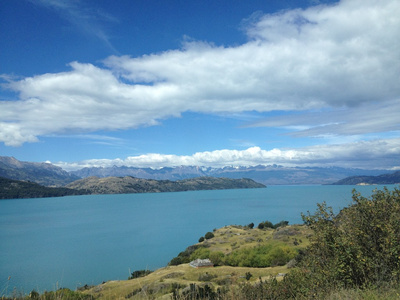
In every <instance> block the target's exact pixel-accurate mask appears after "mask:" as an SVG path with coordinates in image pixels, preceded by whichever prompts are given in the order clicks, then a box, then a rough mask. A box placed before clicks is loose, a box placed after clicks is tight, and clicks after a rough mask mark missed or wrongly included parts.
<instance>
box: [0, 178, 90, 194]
mask: <svg viewBox="0 0 400 300" xmlns="http://www.w3.org/2000/svg"><path fill="white" fill-rule="evenodd" d="M82 194H87V192H86V191H78V190H74V189H68V188H62V187H57V188H56V187H54V188H53V187H45V186H42V185H39V184H37V183H35V182H26V181H20V180H13V179H8V178H4V177H0V199H20V198H43V197H61V196H70V195H82Z"/></svg>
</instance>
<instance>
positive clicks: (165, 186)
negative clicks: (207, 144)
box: [66, 176, 265, 194]
mask: <svg viewBox="0 0 400 300" xmlns="http://www.w3.org/2000/svg"><path fill="white" fill-rule="evenodd" d="M66 187H68V188H72V189H78V190H88V191H90V192H91V193H92V194H130V193H159V192H180V191H197V190H222V189H244V188H264V187H265V185H263V184H261V183H257V182H255V181H253V180H251V179H245V178H244V179H229V178H213V177H198V178H192V179H185V180H179V181H170V180H153V179H142V178H135V177H131V176H125V177H106V178H99V177H88V178H84V179H80V180H77V181H74V182H72V183H70V184H68V185H67V186H66Z"/></svg>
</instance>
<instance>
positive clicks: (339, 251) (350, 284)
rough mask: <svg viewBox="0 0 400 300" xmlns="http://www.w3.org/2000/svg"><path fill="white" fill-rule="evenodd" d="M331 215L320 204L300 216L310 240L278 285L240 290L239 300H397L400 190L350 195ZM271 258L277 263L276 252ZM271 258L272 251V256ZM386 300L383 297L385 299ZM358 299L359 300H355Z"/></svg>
mask: <svg viewBox="0 0 400 300" xmlns="http://www.w3.org/2000/svg"><path fill="white" fill-rule="evenodd" d="M352 198H353V203H352V204H351V205H350V206H349V207H347V208H345V209H343V210H341V211H340V213H339V214H337V215H336V214H334V213H333V211H332V209H331V208H329V207H327V205H326V204H325V203H322V204H318V208H317V211H316V212H315V213H314V214H310V213H308V214H307V215H302V217H303V220H304V222H305V224H306V225H307V226H309V227H310V228H311V229H312V231H313V234H312V235H311V237H310V241H311V244H310V246H309V247H307V249H306V250H305V251H304V252H301V253H299V255H298V256H297V257H296V260H297V267H294V268H292V269H290V271H289V273H288V274H286V276H285V277H284V278H283V280H282V281H277V280H276V279H274V278H272V279H271V280H267V281H264V282H260V284H257V285H250V284H245V285H242V286H241V288H240V290H239V294H238V295H237V297H238V298H240V299H339V298H338V297H339V296H338V295H344V296H343V297H342V298H340V299H364V298H369V299H396V297H398V291H399V283H400V190H399V189H397V188H395V189H394V190H393V191H389V190H388V189H387V188H384V189H383V190H375V191H374V192H373V194H372V196H371V197H370V198H365V197H362V196H361V195H360V194H359V193H357V192H356V191H353V197H352ZM275 251H276V253H274V255H271V254H270V257H271V256H276V257H277V258H280V257H282V256H283V255H282V253H280V251H278V250H275ZM271 252H272V251H271ZM385 295H388V296H387V297H385ZM389 295H390V296H389ZM357 297H358V298H357Z"/></svg>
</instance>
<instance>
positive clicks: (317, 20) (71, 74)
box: [0, 0, 400, 146]
mask: <svg viewBox="0 0 400 300" xmlns="http://www.w3.org/2000/svg"><path fill="white" fill-rule="evenodd" d="M49 3H53V2H49ZM55 3H59V2H58V1H56V2H55ZM63 9H64V8H63ZM399 15H400V2H398V1H390V0H386V1H384V0H382V1H373V0H351V1H349V0H344V1H341V2H340V3H339V4H337V5H332V6H317V7H311V8H308V9H305V10H300V9H298V10H291V11H284V12H281V13H278V14H274V15H265V16H262V17H260V18H259V19H258V20H257V22H255V23H253V24H252V25H251V26H249V27H248V28H247V33H248V36H249V41H248V42H247V43H246V44H243V45H240V46H235V47H215V46H213V45H212V44H208V43H203V42H192V43H186V44H184V45H183V48H182V49H180V50H171V51H166V52H164V53H159V54H152V55H146V56H142V57H137V58H131V57H129V56H120V57H117V56H112V57H109V58H108V59H106V60H105V66H106V67H100V66H95V65H92V64H83V63H78V62H73V63H71V64H70V66H71V68H72V69H71V70H70V71H67V72H62V73H54V74H43V75H37V76H33V77H29V78H25V79H23V80H19V81H13V82H11V83H9V84H8V87H9V88H11V89H13V90H15V91H16V92H18V93H19V94H20V99H18V100H15V101H1V102H0V126H1V127H0V128H2V130H1V131H0V132H1V133H0V141H3V142H4V143H5V144H6V145H13V146H17V145H21V144H22V143H24V142H32V141H36V140H37V138H38V137H39V136H41V135H46V134H55V133H65V132H70V133H76V132H78V133H86V132H94V131H98V130H115V129H128V128H136V127H138V126H150V125H155V124H158V123H159V122H160V121H161V120H163V119H165V118H169V117H176V116H179V115H180V114H181V113H182V112H185V111H194V112H204V113H238V112H243V111H260V112H266V111H273V110H287V111H289V110H299V111H307V110H310V109H314V110H319V109H326V108H331V109H337V108H342V107H344V108H348V107H358V108H359V109H360V110H361V111H365V110H366V109H365V108H364V107H372V106H373V105H375V107H379V106H380V105H382V106H383V107H386V108H387V107H388V104H386V103H393V104H394V106H393V108H394V109H393V110H392V114H391V116H390V117H389V118H386V117H385V116H384V115H377V113H376V112H375V115H376V117H379V118H380V120H379V122H377V124H376V125H377V126H378V127H379V128H380V130H396V129H397V128H398V127H397V126H398V121H397V120H394V117H393V115H394V113H397V112H399V102H398V101H399V95H400V84H399V77H400V71H399V70H400V52H399V51H398V49H400V39H399V38H398V37H399V36H400V18H398V16H399ZM352 111H353V112H354V111H355V109H354V110H352ZM378 112H380V113H382V114H383V113H384V112H385V113H386V112H387V111H384V110H383V109H381V110H378ZM369 116H370V114H369ZM331 119H332V120H330V122H331V123H338V122H337V121H335V119H334V118H333V117H332V118H331ZM339 119H340V124H342V123H344V124H347V125H346V128H344V127H343V126H339V125H340V124H338V125H335V126H328V127H327V126H325V127H324V128H323V129H324V130H322V126H320V125H321V124H317V125H318V126H319V128H317V129H315V128H316V126H314V127H312V128H311V129H309V130H308V131H307V130H305V131H303V134H307V135H315V134H317V133H318V132H321V131H324V132H326V131H329V132H330V133H334V134H335V133H337V134H344V132H345V129H347V128H349V126H350V125H352V131H353V132H359V133H365V131H367V130H370V129H371V128H372V126H368V124H367V123H368V122H367V120H366V119H365V118H364V117H363V116H362V115H360V114H358V115H357V114H356V115H350V114H345V115H344V116H340V118H339ZM300 123H303V121H300ZM291 125H292V126H296V125H297V126H298V125H302V124H291ZM357 127H358V128H357ZM313 130H314V131H315V130H317V131H318V132H313ZM374 132H376V130H375V131H374ZM298 134H301V133H300V132H299V133H298Z"/></svg>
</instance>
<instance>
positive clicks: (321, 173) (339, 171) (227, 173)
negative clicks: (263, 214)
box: [70, 165, 390, 185]
mask: <svg viewBox="0 0 400 300" xmlns="http://www.w3.org/2000/svg"><path fill="white" fill-rule="evenodd" d="M388 172H390V171H388V170H361V169H346V168H338V167H327V168H320V167H319V168H318V167H283V166H279V165H270V166H264V165H258V166H236V167H233V166H226V167H223V168H211V167H197V166H177V167H165V168H160V169H152V168H135V167H126V166H113V167H109V168H103V167H93V168H83V169H80V170H77V171H72V172H70V174H72V175H75V176H78V177H81V178H86V177H90V176H97V177H109V176H117V177H123V176H133V177H137V178H144V179H157V180H182V179H188V178H195V177H204V176H211V177H226V178H235V179H239V178H251V179H253V180H254V181H257V182H259V183H262V184H264V185H282V184H283V185H290V184H332V183H334V182H337V181H338V180H341V179H343V178H346V177H349V176H358V175H366V176H375V175H381V174H384V173H388Z"/></svg>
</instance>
